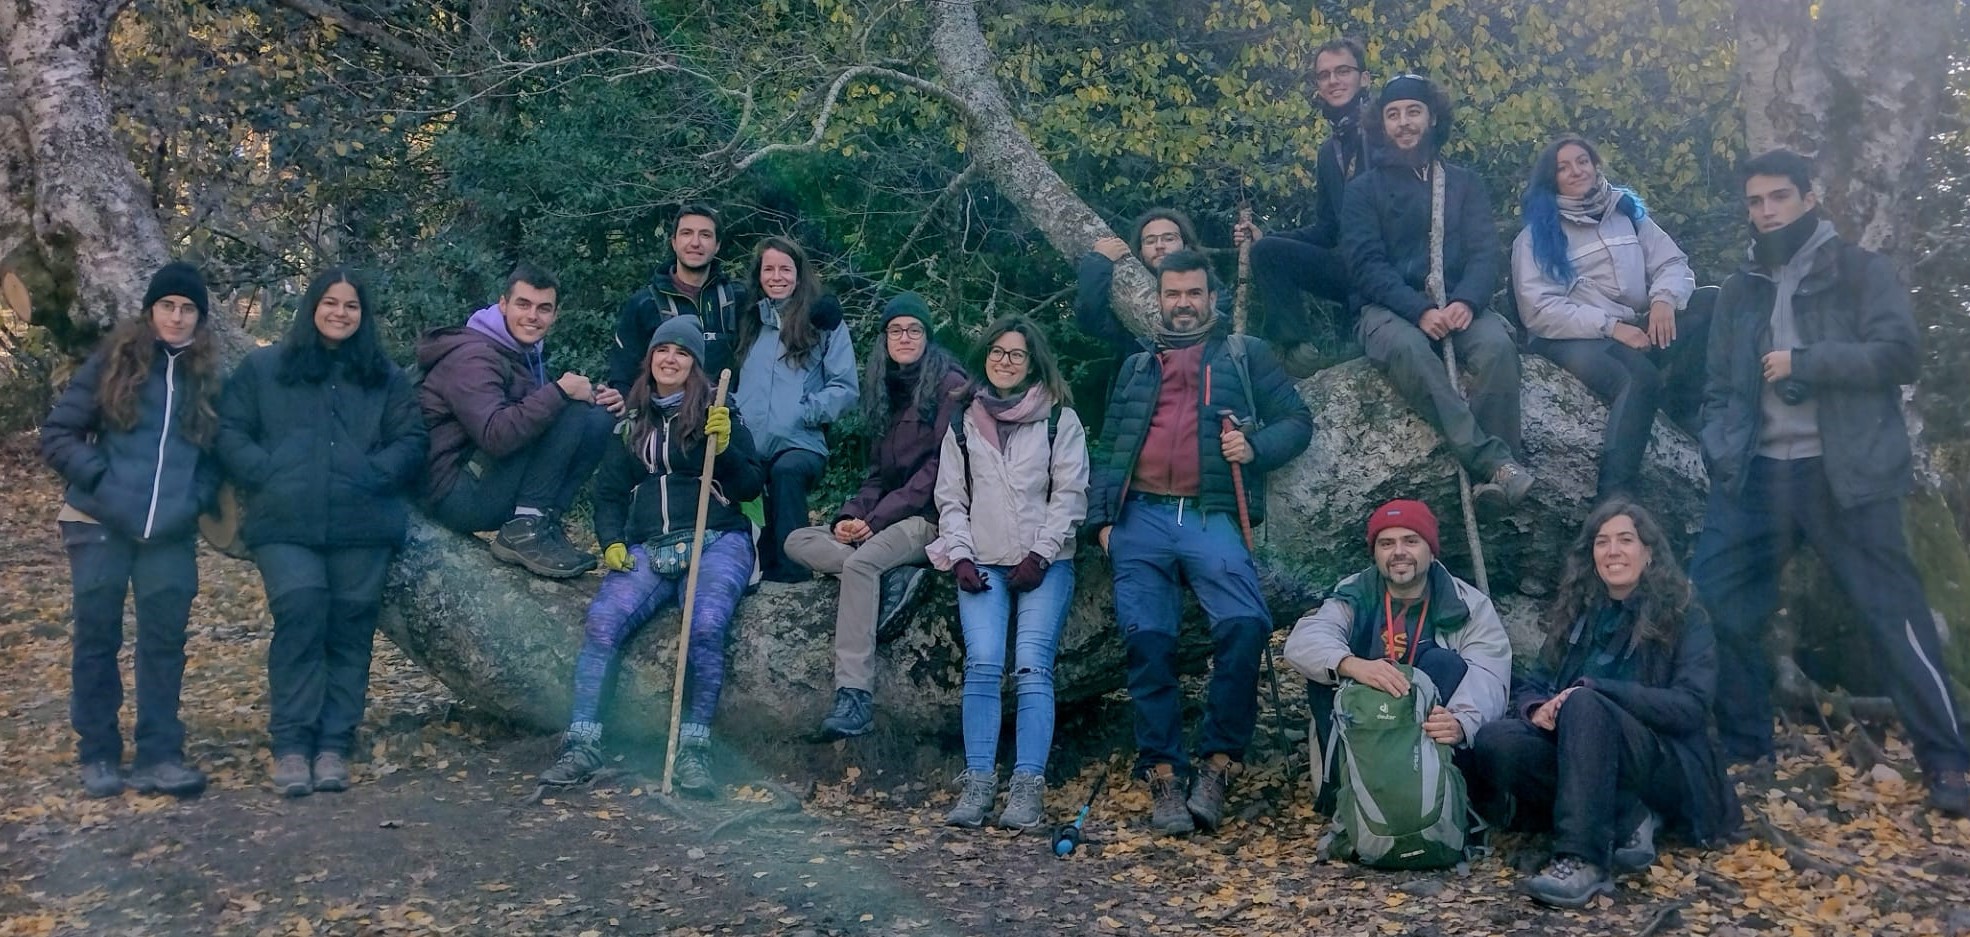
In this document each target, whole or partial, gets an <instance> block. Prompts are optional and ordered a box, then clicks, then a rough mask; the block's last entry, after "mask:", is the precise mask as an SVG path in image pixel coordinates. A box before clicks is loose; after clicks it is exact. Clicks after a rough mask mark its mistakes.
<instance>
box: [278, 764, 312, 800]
mask: <svg viewBox="0 0 1970 937" xmlns="http://www.w3.org/2000/svg"><path fill="white" fill-rule="evenodd" d="M274 790H275V791H278V792H279V793H280V794H282V795H284V796H287V797H306V796H308V795H309V794H312V793H314V792H315V782H314V778H313V776H311V775H310V774H309V773H308V756H306V755H303V754H299V753H296V754H292V755H279V756H276V757H275V758H274Z"/></svg>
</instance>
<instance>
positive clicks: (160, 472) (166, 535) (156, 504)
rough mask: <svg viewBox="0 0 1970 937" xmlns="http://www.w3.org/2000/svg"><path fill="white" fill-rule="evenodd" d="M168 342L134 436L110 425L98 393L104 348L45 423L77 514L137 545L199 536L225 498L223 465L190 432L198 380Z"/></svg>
mask: <svg viewBox="0 0 1970 937" xmlns="http://www.w3.org/2000/svg"><path fill="white" fill-rule="evenodd" d="M183 354H184V353H183V352H176V351H172V350H171V349H169V348H167V347H165V346H164V345H163V343H159V344H158V346H157V354H156V356H155V357H154V359H153V360H152V363H151V373H150V377H149V378H148V379H146V381H145V382H144V386H143V389H142V390H141V391H140V392H139V394H138V398H137V422H136V425H134V426H132V427H130V428H129V429H127V430H119V429H112V428H110V427H109V426H108V425H107V424H106V423H105V422H104V420H103V411H102V405H101V401H100V400H98V399H97V392H98V390H99V389H100V385H101V384H102V377H103V369H104V368H105V367H106V366H107V362H108V355H107V349H106V348H104V349H98V350H97V351H96V353H95V354H93V355H90V356H89V360H88V361H87V362H85V363H83V365H82V369H81V370H80V371H77V372H76V374H75V378H74V379H73V380H71V381H69V384H68V388H67V389H65V390H63V391H62V395H61V396H60V397H59V398H57V399H56V400H55V409H54V411H53V412H51V413H49V414H48V420H47V422H45V423H43V424H41V455H42V457H43V458H45V459H47V460H48V464H49V465H51V466H53V467H54V469H55V471H57V472H60V473H61V475H62V478H64V479H66V480H67V481H68V491H67V493H66V494H65V495H64V500H66V501H67V502H68V503H69V504H70V505H71V506H73V507H74V508H75V509H76V510H78V511H81V512H82V513H84V514H87V515H89V516H90V517H93V518H95V519H96V520H97V521H99V522H101V523H102V524H103V525H105V526H107V527H108V528H109V529H111V530H113V531H115V532H117V533H118V534H121V535H122V536H125V537H129V538H131V539H133V540H143V541H168V540H176V539H180V538H184V537H190V536H192V535H194V534H196V533H198V515H199V512H200V511H202V510H204V509H206V508H208V507H210V506H212V504H213V502H214V499H215V498H216V496H217V495H218V492H219V463H218V460H217V459H216V458H214V457H213V455H212V453H211V451H210V450H209V449H206V448H201V447H199V446H198V445H197V444H196V443H193V442H192V441H191V439H189V438H188V437H186V436H185V434H184V432H183V425H182V422H181V421H182V420H183V418H184V413H185V412H186V410H187V409H188V408H190V407H191V406H192V405H193V404H192V401H193V399H194V392H193V388H192V387H191V376H190V375H189V374H187V373H186V372H185V370H184V367H183V365H182V364H181V363H180V362H179V358H181V357H182V356H183Z"/></svg>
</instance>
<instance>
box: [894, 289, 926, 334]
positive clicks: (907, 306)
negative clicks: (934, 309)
mask: <svg viewBox="0 0 1970 937" xmlns="http://www.w3.org/2000/svg"><path fill="white" fill-rule="evenodd" d="M905 316H907V317H909V318H912V319H915V320H917V321H918V322H921V323H923V327H924V328H925V329H929V328H930V304H929V303H927V302H924V301H923V297H922V296H918V295H917V294H915V293H899V294H897V296H896V298H895V299H892V300H890V301H889V304H888V305H886V306H884V307H882V328H885V329H886V328H889V323H891V322H893V321H895V320H897V319H901V318H904V317H905Z"/></svg>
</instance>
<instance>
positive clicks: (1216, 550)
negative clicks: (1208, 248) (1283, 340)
mask: <svg viewBox="0 0 1970 937" xmlns="http://www.w3.org/2000/svg"><path fill="white" fill-rule="evenodd" d="M1156 276H1157V284H1158V289H1157V302H1158V305H1159V306H1160V307H1161V309H1162V324H1161V327H1160V328H1159V329H1158V330H1157V333H1156V336H1155V349H1154V350H1152V351H1142V352H1138V353H1137V354H1135V355H1134V356H1132V357H1130V358H1129V359H1128V360H1127V361H1125V362H1124V363H1123V364H1122V371H1121V374H1120V375H1119V376H1118V377H1117V378H1116V379H1115V389H1114V391H1113V393H1112V394H1111V395H1110V396H1109V399H1108V414H1107V418H1106V419H1105V420H1104V421H1103V425H1102V436H1101V438H1102V443H1103V445H1102V447H1101V449H1100V450H1099V451H1101V452H1103V453H1105V455H1104V456H1103V457H1102V461H1101V462H1100V463H1099V464H1098V466H1097V468H1096V470H1095V473H1094V475H1093V485H1092V489H1091V490H1092V495H1091V497H1090V499H1089V505H1088V519H1087V523H1086V526H1085V527H1084V528H1083V529H1084V530H1087V531H1089V532H1091V533H1092V534H1093V536H1094V537H1095V538H1096V541H1097V542H1098V543H1100V544H1101V547H1102V549H1103V550H1106V551H1108V554H1109V557H1110V560H1111V563H1112V565H1113V567H1114V584H1115V612H1116V615H1117V617H1118V619H1119V623H1120V625H1121V627H1122V644H1123V646H1124V648H1125V649H1126V652H1127V654H1128V685H1129V698H1130V700H1131V702H1132V703H1133V706H1134V710H1135V738H1136V749H1137V754H1136V771H1137V772H1138V773H1139V774H1141V775H1142V776H1144V777H1146V778H1147V779H1148V781H1149V790H1150V795H1151V797H1152V799H1153V801H1154V808H1153V814H1152V818H1151V825H1152V826H1154V828H1155V829H1156V830H1157V831H1158V832H1161V833H1188V832H1191V831H1192V830H1193V829H1195V828H1196V827H1198V826H1202V827H1203V828H1204V829H1206V830H1214V829H1216V828H1217V826H1218V824H1219V823H1220V822H1222V820H1223V816H1224V799H1225V793H1226V791H1227V790H1228V789H1229V787H1230V784H1231V775H1232V772H1233V769H1234V768H1235V767H1236V765H1237V764H1238V762H1239V761H1240V760H1241V759H1243V758H1244V754H1245V747H1246V746H1247V745H1249V744H1250V743H1251V740H1252V729H1253V726H1254V724H1255V723H1256V721H1257V718H1258V680H1259V656H1260V653H1261V652H1262V651H1263V650H1264V648H1265V642H1266V640H1267V639H1268V638H1269V637H1270V635H1271V634H1272V612H1271V610H1270V609H1269V608H1267V606H1266V603H1265V597H1264V596H1263V595H1262V594H1260V591H1259V575H1258V567H1257V565H1256V564H1254V563H1253V560H1252V554H1251V551H1250V549H1249V548H1248V547H1247V546H1246V542H1245V535H1244V533H1243V531H1241V529H1240V508H1241V506H1240V504H1239V503H1238V501H1239V499H1238V493H1239V481H1241V479H1240V477H1239V474H1240V473H1241V472H1242V473H1243V477H1242V481H1243V490H1244V495H1245V498H1246V499H1247V503H1246V504H1245V505H1243V508H1244V510H1245V511H1246V512H1247V516H1249V518H1250V520H1251V523H1252V524H1253V525H1257V524H1259V523H1260V522H1262V521H1263V520H1264V519H1265V475H1266V473H1267V472H1270V471H1272V470H1274V469H1277V468H1279V467H1280V466H1283V465H1285V464H1286V463H1287V462H1289V461H1291V460H1292V459H1293V458H1294V457H1296V456H1298V455H1299V454H1300V453H1301V452H1304V451H1305V450H1306V447H1307V443H1308V442H1309V441H1311V440H1312V438H1313V415H1312V413H1310V412H1309V411H1308V410H1307V405H1306V402H1305V401H1304V400H1302V399H1300V395H1299V393H1298V392H1297V391H1295V390H1294V389H1293V384H1292V381H1291V380H1289V379H1288V378H1287V376H1286V372H1285V371H1284V370H1283V369H1282V368H1281V367H1280V366H1279V359H1278V358H1277V357H1275V356H1274V355H1273V353H1272V349H1271V348H1270V347H1269V346H1267V345H1266V343H1265V342H1262V341H1259V340H1257V339H1253V338H1249V337H1247V336H1242V335H1228V334H1227V332H1228V331H1229V329H1228V326H1229V323H1228V322H1227V321H1226V320H1225V319H1224V317H1222V316H1219V315H1218V314H1217V297H1216V296H1215V295H1214V294H1213V293H1212V291H1211V288H1210V272H1209V265H1208V263H1207V262H1206V261H1205V260H1204V255H1202V254H1199V253H1196V252H1194V251H1181V252H1178V253H1176V254H1172V255H1170V256H1168V257H1165V258H1163V262H1162V264H1161V265H1160V266H1159V267H1158V268H1157V274H1156ZM1254 411H1256V412H1254ZM1227 419H1229V421H1230V422H1231V423H1232V426H1230V427H1227V426H1226V425H1225V423H1226V420H1227ZM1186 582H1187V583H1188V584H1189V586H1190V589H1191V591H1192V592H1193V593H1195V594H1196V596H1197V601H1198V604H1199V605H1201V606H1203V609H1204V615H1205V617H1206V618H1208V619H1209V620H1210V630H1211V640H1212V644H1213V645H1214V650H1213V656H1212V663H1211V681H1210V689H1209V690H1208V691H1207V697H1208V703H1207V705H1206V707H1205V711H1204V722H1203V730H1202V732H1201V734H1200V736H1199V738H1198V742H1197V753H1198V756H1199V759H1200V760H1201V762H1202V764H1200V765H1198V767H1197V770H1196V777H1195V779H1194V783H1193V780H1192V778H1190V777H1189V775H1190V773H1191V766H1190V758H1189V757H1188V756H1187V755H1186V754H1185V752H1184V745H1183V696H1182V691H1181V689H1180V688H1179V686H1178V684H1177V663H1178V661H1177V634H1178V631H1179V621H1178V615H1179V614H1180V609H1181V605H1180V600H1181V593H1180V592H1179V591H1178V590H1179V589H1180V588H1181V586H1182V585H1183V584H1184V583H1186Z"/></svg>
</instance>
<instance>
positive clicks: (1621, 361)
mask: <svg viewBox="0 0 1970 937" xmlns="http://www.w3.org/2000/svg"><path fill="white" fill-rule="evenodd" d="M1523 210H1524V217H1525V229H1524V230H1522V231H1520V232H1519V235H1518V238H1517V239H1516V240H1514V241H1513V242H1512V289H1513V293H1514V295H1515V296H1516V298H1517V300H1518V309H1519V318H1520V320H1521V321H1522V322H1523V323H1524V324H1525V327H1526V330H1527V331H1529V332H1531V333H1532V341H1531V348H1532V350H1533V351H1534V352H1537V353H1539V354H1541V355H1544V356H1546V357H1547V358H1550V359H1552V361H1553V362H1555V363H1556V364H1558V365H1559V366H1560V367H1562V368H1565V369H1566V370H1567V371H1569V372H1571V373H1572V374H1573V375H1574V376H1575V377H1578V378H1579V379H1580V380H1581V382H1582V383H1584V384H1586V385H1587V388H1588V389H1589V390H1591V391H1593V392H1594V394H1595V395H1596V396H1598V397H1600V398H1601V399H1602V400H1603V401H1606V402H1607V404H1608V415H1607V435H1606V444H1605V445H1606V448H1605V450H1604V451H1603V452H1602V453H1601V469H1600V478H1599V483H1598V486H1597V491H1596V498H1597V500H1599V501H1606V500H1607V499H1609V498H1612V497H1615V496H1617V495H1624V494H1625V495H1628V496H1631V497H1632V496H1634V494H1635V485H1636V482H1637V480H1638V479H1639V477H1640V475H1641V468H1642V457H1643V455H1644V454H1645V453H1646V452H1647V450H1648V440H1649V431H1650V428H1651V427H1652V426H1653V425H1654V422H1655V412H1656V410H1657V409H1661V410H1663V411H1664V412H1665V413H1666V414H1667V415H1668V416H1669V418H1670V419H1671V420H1674V421H1677V422H1678V423H1682V424H1685V425H1694V420H1695V416H1696V408H1697V405H1698V404H1699V402H1700V401H1701V399H1702V393H1703V367H1704V361H1703V358H1704V345H1705V341H1704V339H1705V335H1706V333H1707V332H1708V329H1709V322H1708V319H1709V315H1708V310H1707V309H1699V308H1685V307H1686V306H1688V305H1689V302H1690V296H1691V294H1692V293H1693V292H1694V291H1695V289H1696V279H1695V277H1694V276H1693V275H1692V274H1691V273H1690V264H1689V258H1688V257H1687V256H1685V255H1684V254H1683V251H1682V249H1681V248H1679V247H1677V246H1676V242H1675V241H1674V240H1672V239H1671V238H1670V237H1669V234H1668V233H1667V232H1665V231H1663V230H1662V228H1661V226H1659V225H1657V224H1656V223H1655V219H1654V218H1653V217H1650V215H1649V213H1648V208H1647V206H1645V205H1644V204H1643V203H1642V199H1641V196H1639V195H1636V194H1635V192H1634V191H1633V190H1631V189H1628V188H1625V187H1623V186H1618V185H1614V184H1613V183H1610V182H1609V181H1608V179H1607V176H1605V175H1603V174H1602V172H1601V156H1600V153H1599V152H1598V151H1596V150H1595V149H1594V146H1593V144H1591V143H1588V142H1587V141H1586V140H1584V139H1582V138H1580V137H1578V136H1575V135H1572V134H1567V135H1565V136H1562V137H1560V138H1559V139H1557V140H1554V141H1553V142H1552V143H1550V144H1548V145H1547V146H1546V148H1545V149H1544V150H1542V151H1541V152H1540V154H1539V157H1538V158H1537V159H1535V160H1534V161H1533V163H1532V173H1531V178H1530V179H1529V180H1528V181H1527V183H1526V189H1525V197H1524V200H1523Z"/></svg>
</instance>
